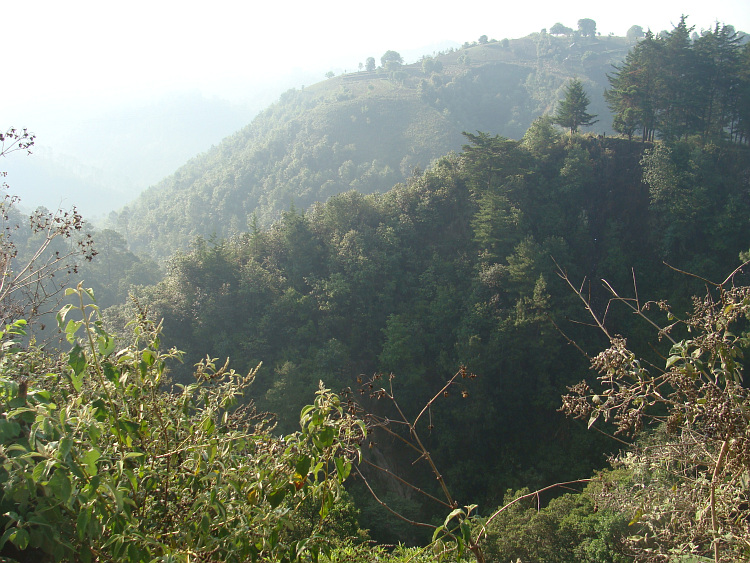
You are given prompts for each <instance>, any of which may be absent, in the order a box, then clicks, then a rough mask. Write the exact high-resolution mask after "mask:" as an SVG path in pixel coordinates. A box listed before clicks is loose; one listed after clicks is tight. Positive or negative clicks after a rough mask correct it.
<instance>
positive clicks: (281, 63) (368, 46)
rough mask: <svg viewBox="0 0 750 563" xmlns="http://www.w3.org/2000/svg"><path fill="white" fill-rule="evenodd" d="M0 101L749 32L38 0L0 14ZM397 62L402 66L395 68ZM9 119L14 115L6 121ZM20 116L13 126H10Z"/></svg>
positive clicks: (711, 17)
mask: <svg viewBox="0 0 750 563" xmlns="http://www.w3.org/2000/svg"><path fill="white" fill-rule="evenodd" d="M2 11H3V20H4V23H5V25H4V26H3V27H4V29H3V36H4V43H5V49H4V55H3V59H4V60H3V82H4V87H3V88H2V90H1V91H0V102H1V103H2V106H3V108H4V109H5V110H6V112H8V111H9V110H11V109H13V108H15V107H26V108H35V109H36V110H40V109H41V107H40V106H43V105H44V104H45V103H53V102H55V101H57V102H61V101H71V102H72V101H73V100H78V101H83V102H85V103H87V104H99V103H107V102H111V103H118V102H119V101H121V100H125V99H128V98H130V97H147V96H150V95H158V94H159V93H162V92H169V91H177V90H186V89H192V90H195V89H197V90H200V91H201V92H202V93H204V94H207V95H217V96H220V97H232V96H235V97H236V96H238V95H239V94H238V92H239V91H240V90H239V89H240V88H242V87H246V86H247V85H252V84H266V85H267V84H273V83H274V81H276V80H278V79H279V78H280V77H282V76H285V75H289V74H290V73H292V72H293V71H294V70H296V69H298V70H308V71H314V72H320V73H321V74H320V79H321V80H322V79H323V74H325V72H327V71H328V70H334V71H337V72H341V71H343V70H349V71H353V70H356V69H357V67H358V64H359V63H360V62H364V59H365V58H366V57H368V56H373V57H375V58H376V60H377V59H379V57H380V55H382V53H383V52H385V51H386V50H388V49H393V50H396V51H400V52H401V51H404V52H407V51H413V50H418V49H420V48H429V47H430V46H432V45H437V44H440V43H441V42H442V43H444V42H446V41H453V42H456V43H459V44H460V43H463V42H464V41H474V40H476V39H477V38H478V37H479V36H480V35H483V34H486V35H488V36H489V37H490V38H496V39H502V38H503V37H509V38H513V37H522V36H524V35H528V34H529V33H531V32H534V31H539V30H540V29H542V28H549V27H551V26H552V25H553V24H554V23H555V22H558V21H559V22H561V23H563V24H565V25H567V26H569V27H573V28H575V27H576V24H577V21H578V19H580V18H584V17H586V18H592V19H594V20H595V21H596V22H597V29H598V31H600V32H601V33H602V34H603V35H606V34H608V33H610V32H612V33H614V34H616V35H624V34H625V32H626V31H627V29H628V28H629V27H630V26H631V25H634V24H638V25H641V26H642V27H644V29H645V28H649V27H650V28H651V29H653V30H655V31H660V30H661V29H671V26H672V24H673V23H676V22H677V21H678V20H679V17H680V15H681V14H682V13H685V14H687V15H689V20H688V21H689V23H690V24H692V25H695V26H696V28H697V29H700V28H705V27H709V26H711V25H712V24H713V22H715V21H717V20H718V21H720V22H724V23H731V24H733V25H734V26H735V27H736V28H737V29H741V30H745V31H748V32H750V2H746V1H745V0H713V1H711V2H706V1H705V0H687V1H681V2H674V1H666V2H653V1H652V0H649V1H644V0H635V1H631V2H624V3H623V2H617V3H611V2H610V3H605V2H600V1H597V2H594V1H585V2H559V1H555V2H550V1H542V2H534V3H523V2H513V3H511V2H497V1H492V2H482V1H480V2H475V3H472V4H470V5H466V4H461V3H450V4H449V3H447V2H420V1H418V2H403V1H399V2H396V1H393V0H381V1H379V2H372V3H360V2H351V1H342V0H333V1H330V0H329V1H325V2H322V3H321V2H309V1H304V2H302V1H298V0H287V1H286V2H262V3H260V2H247V1H244V2H242V1H237V0H234V1H227V0H215V1H213V2H210V3H209V2H206V1H205V0H201V1H200V2H198V1H194V0H180V1H174V0H149V1H147V2H144V1H142V0H131V1H128V2H122V1H111V2H102V1H101V0H96V1H90V0H84V1H80V0H72V1H71V2H59V0H52V1H50V0H38V1H35V2H8V3H6V5H5V6H4V7H3V10H2ZM407 62H409V61H407ZM9 113H14V112H12V111H10V112H9ZM19 117H20V116H19Z"/></svg>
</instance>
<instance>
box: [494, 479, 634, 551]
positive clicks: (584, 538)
mask: <svg viewBox="0 0 750 563" xmlns="http://www.w3.org/2000/svg"><path fill="white" fill-rule="evenodd" d="M596 486H597V485H596V483H592V484H591V485H589V487H587V489H586V490H585V491H584V493H583V494H571V493H568V494H565V495H562V496H560V497H558V498H555V499H553V500H552V501H551V502H550V503H549V504H548V505H547V506H546V507H544V508H542V509H539V508H538V507H537V499H534V498H533V497H531V498H529V499H528V500H525V502H523V501H522V502H518V503H515V504H512V505H510V506H508V503H511V502H512V501H513V500H515V499H516V498H517V497H518V496H520V495H526V494H527V493H528V491H527V490H522V491H519V492H517V493H515V494H514V493H511V492H509V493H508V495H507V496H506V499H505V500H506V506H508V508H507V510H504V511H503V512H501V513H499V514H498V515H497V516H496V517H495V518H494V519H493V520H492V521H491V522H490V523H488V525H487V528H486V530H487V532H486V539H485V540H484V541H483V545H482V547H483V549H484V552H485V557H486V559H487V561H516V560H521V561H547V562H550V563H552V562H558V563H562V562H571V563H573V562H579V561H588V562H592V563H593V562H601V563H605V562H625V561H631V560H632V559H631V558H629V557H627V556H626V555H624V554H623V553H622V551H623V550H622V546H623V543H624V536H625V535H626V529H627V523H628V519H627V518H626V517H625V516H622V515H619V514H618V513H616V512H614V511H611V510H600V509H599V507H598V506H597V505H596V504H595V502H594V500H593V499H592V497H591V495H590V494H589V490H590V488H591V487H596Z"/></svg>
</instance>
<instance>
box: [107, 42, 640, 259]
mask: <svg viewBox="0 0 750 563" xmlns="http://www.w3.org/2000/svg"><path fill="white" fill-rule="evenodd" d="M580 41H581V40H579V44H576V43H572V42H571V40H570V39H569V38H557V37H551V36H549V35H544V36H542V35H539V34H536V35H533V36H530V37H527V38H524V39H519V40H514V41H508V42H492V43H487V44H484V45H474V46H467V47H465V48H462V49H459V50H456V51H453V52H449V53H443V54H437V55H436V56H435V59H436V60H437V61H439V63H440V65H441V66H442V68H440V69H439V71H438V72H426V71H425V68H424V65H423V64H422V63H421V62H419V63H415V64H412V65H404V66H402V67H400V68H395V69H394V68H390V69H388V70H386V69H378V70H376V71H374V72H360V73H353V74H348V75H342V76H338V77H335V78H331V79H329V80H326V81H324V82H321V83H318V84H315V85H313V86H310V87H307V88H301V89H296V90H290V91H288V92H286V93H285V94H283V95H282V96H281V97H280V99H279V100H278V102H277V103H275V104H273V105H272V106H270V107H269V108H268V109H267V110H265V111H264V112H262V113H261V114H260V115H259V116H258V117H257V118H256V119H255V120H253V122H252V123H251V124H249V125H248V126H247V127H245V128H244V129H242V130H241V131H239V132H238V133H236V134H234V135H233V136H231V137H228V138H227V139H225V140H224V141H222V143H221V144H220V145H219V146H217V147H215V148H213V149H212V150H210V151H208V152H207V153H205V154H202V155H200V156H198V157H196V158H194V159H192V160H191V161H189V162H188V163H187V164H185V165H184V166H183V167H181V168H180V169H178V170H177V171H176V172H175V174H173V175H172V176H170V177H168V178H167V179H165V180H164V181H162V182H161V183H159V184H158V185H156V186H154V187H152V188H150V189H149V190H147V191H146V192H144V193H143V194H142V195H141V197H140V198H138V199H137V200H136V201H135V202H134V203H133V204H132V205H130V206H129V208H128V209H126V210H123V213H124V214H125V216H126V217H127V221H126V222H123V221H121V222H120V224H124V223H127V225H128V232H127V236H128V238H129V241H130V244H131V247H132V248H133V249H134V250H136V251H145V252H149V253H151V254H153V255H155V256H159V257H165V256H168V255H169V254H171V253H172V252H174V251H175V250H177V249H181V248H186V247H187V246H188V245H189V244H190V242H191V241H192V240H193V239H194V238H195V237H196V236H204V237H210V236H213V235H216V236H219V237H224V236H228V235H232V234H236V233H240V232H244V231H247V230H249V228H250V226H251V225H252V223H253V220H255V221H257V223H258V224H269V223H270V222H272V221H273V220H274V219H276V218H278V217H279V215H280V213H281V212H283V211H284V210H287V209H289V208H290V207H292V206H294V207H295V208H297V209H306V208H307V207H309V206H310V205H312V204H313V203H315V202H316V201H325V200H326V199H327V198H329V197H330V196H332V195H335V194H337V193H340V192H342V191H347V190H351V189H356V190H358V191H361V192H363V193H372V192H381V191H386V190H388V189H390V188H391V187H392V186H393V185H394V184H396V183H398V182H403V181H405V179H406V178H407V177H408V176H409V175H410V174H411V172H412V171H413V170H414V169H415V168H425V167H427V166H429V164H430V162H431V161H432V160H433V159H435V158H437V157H439V156H441V155H444V154H445V153H447V152H449V151H451V150H457V149H460V147H461V145H462V144H463V142H464V141H465V139H464V138H463V137H462V135H461V133H462V132H463V131H470V132H473V131H478V130H481V131H485V132H488V133H492V134H500V135H504V136H507V137H511V138H520V136H522V135H523V133H524V131H525V130H526V129H527V127H528V126H529V125H530V124H531V122H532V121H533V120H534V118H536V117H537V116H539V115H541V114H543V113H548V112H551V111H553V110H554V106H555V103H556V101H557V100H558V99H559V98H560V97H561V91H562V88H563V87H564V86H565V84H566V83H567V81H568V80H569V79H570V78H571V77H574V76H575V77H579V78H581V79H582V80H583V82H584V85H585V86H586V88H587V91H588V92H589V94H590V97H591V99H592V104H591V107H590V110H591V111H592V112H593V113H598V114H600V122H599V124H597V125H596V126H595V127H596V131H598V132H605V131H607V130H608V129H609V125H610V119H609V116H608V114H607V110H606V107H605V104H604V101H603V98H602V93H603V91H604V88H605V86H606V73H607V72H609V71H611V65H612V63H613V62H617V61H619V60H621V59H622V57H623V56H624V54H625V52H626V50H627V45H626V44H625V42H624V40H622V39H619V38H611V37H610V38H599V39H588V40H584V41H587V42H588V43H586V44H581V43H580ZM440 65H439V66H440Z"/></svg>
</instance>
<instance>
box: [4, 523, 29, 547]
mask: <svg viewBox="0 0 750 563" xmlns="http://www.w3.org/2000/svg"><path fill="white" fill-rule="evenodd" d="M8 539H9V540H10V541H11V543H13V545H15V546H16V547H17V548H18V549H20V550H21V551H23V550H24V549H26V548H27V547H28V546H29V533H28V532H27V531H26V530H24V529H23V528H14V531H13V533H11V534H10V536H9V537H8Z"/></svg>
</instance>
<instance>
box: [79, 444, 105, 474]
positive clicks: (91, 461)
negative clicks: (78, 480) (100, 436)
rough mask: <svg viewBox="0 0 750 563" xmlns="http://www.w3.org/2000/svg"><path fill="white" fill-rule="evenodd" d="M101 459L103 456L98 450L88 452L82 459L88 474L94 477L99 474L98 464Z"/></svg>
mask: <svg viewBox="0 0 750 563" xmlns="http://www.w3.org/2000/svg"><path fill="white" fill-rule="evenodd" d="M100 457H102V454H101V452H100V451H99V450H98V449H96V448H94V449H92V450H89V451H88V452H86V454H85V455H84V456H83V457H82V458H81V462H82V463H83V465H84V468H85V469H86V473H88V474H89V475H92V476H93V475H96V474H97V468H96V462H97V461H98V460H99V458H100Z"/></svg>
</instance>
